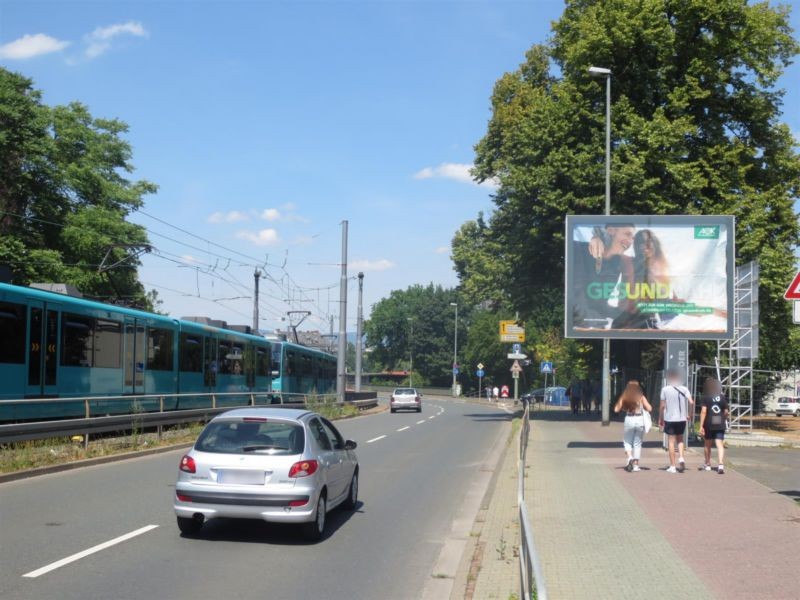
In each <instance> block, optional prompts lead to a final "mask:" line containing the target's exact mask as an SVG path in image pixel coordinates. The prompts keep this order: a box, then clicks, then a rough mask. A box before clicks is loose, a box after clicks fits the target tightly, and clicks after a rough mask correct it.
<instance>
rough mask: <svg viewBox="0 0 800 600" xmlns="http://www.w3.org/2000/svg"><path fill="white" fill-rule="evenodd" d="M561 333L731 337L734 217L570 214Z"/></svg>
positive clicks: (613, 336)
mask: <svg viewBox="0 0 800 600" xmlns="http://www.w3.org/2000/svg"><path fill="white" fill-rule="evenodd" d="M566 229H567V230H566V237H565V244H566V262H565V265H566V275H565V282H566V284H565V293H564V296H565V315H564V316H565V319H564V322H565V335H566V337H572V338H612V339H705V340H720V339H732V338H733V308H734V307H733V284H734V272H733V270H734V256H735V252H734V220H733V217H732V216H708V215H703V216H700V215H698V216H692V215H686V216H684V215H680V216H677V215H676V216H661V215H659V216H652V215H651V216H641V215H640V216H616V215H615V216H603V215H591V216H589V215H582V216H578V215H568V216H567V224H566Z"/></svg>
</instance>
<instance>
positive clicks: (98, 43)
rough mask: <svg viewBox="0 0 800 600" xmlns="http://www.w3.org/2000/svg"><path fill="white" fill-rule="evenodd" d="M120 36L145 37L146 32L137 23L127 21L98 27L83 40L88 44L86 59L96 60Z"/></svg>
mask: <svg viewBox="0 0 800 600" xmlns="http://www.w3.org/2000/svg"><path fill="white" fill-rule="evenodd" d="M120 35H132V36H135V37H147V31H146V30H145V28H144V27H142V24H141V23H139V22H138V21H128V22H127V23H119V24H116V25H107V26H106V27H98V28H97V29H95V30H94V31H93V32H92V33H90V34H89V35H87V36H86V37H85V38H84V40H85V42H86V43H87V44H88V45H87V47H86V52H85V54H86V57H87V58H97V57H98V56H100V55H101V54H103V53H104V52H105V51H106V50H108V49H109V48H111V41H112V40H113V39H114V38H116V37H118V36H120Z"/></svg>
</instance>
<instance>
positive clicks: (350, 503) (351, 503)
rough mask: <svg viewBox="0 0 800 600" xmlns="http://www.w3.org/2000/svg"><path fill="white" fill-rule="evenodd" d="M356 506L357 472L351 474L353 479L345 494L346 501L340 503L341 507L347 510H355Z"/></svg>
mask: <svg viewBox="0 0 800 600" xmlns="http://www.w3.org/2000/svg"><path fill="white" fill-rule="evenodd" d="M357 505H358V471H356V472H355V473H353V479H351V480H350V490H349V492H348V494H347V500H345V501H344V502H342V506H343V507H344V508H346V509H347V510H355V509H356V506H357Z"/></svg>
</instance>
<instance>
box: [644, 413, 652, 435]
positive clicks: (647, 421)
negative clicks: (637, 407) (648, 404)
mask: <svg viewBox="0 0 800 600" xmlns="http://www.w3.org/2000/svg"><path fill="white" fill-rule="evenodd" d="M642 419H643V420H644V432H645V433H650V430H651V429H652V428H653V417H652V416H651V415H650V413H649V412H647V411H646V410H645V409H644V407H642Z"/></svg>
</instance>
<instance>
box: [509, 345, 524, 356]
mask: <svg viewBox="0 0 800 600" xmlns="http://www.w3.org/2000/svg"><path fill="white" fill-rule="evenodd" d="M511 348H512V350H511V352H513V353H514V354H520V353H521V352H522V344H514V345H513V346H511Z"/></svg>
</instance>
